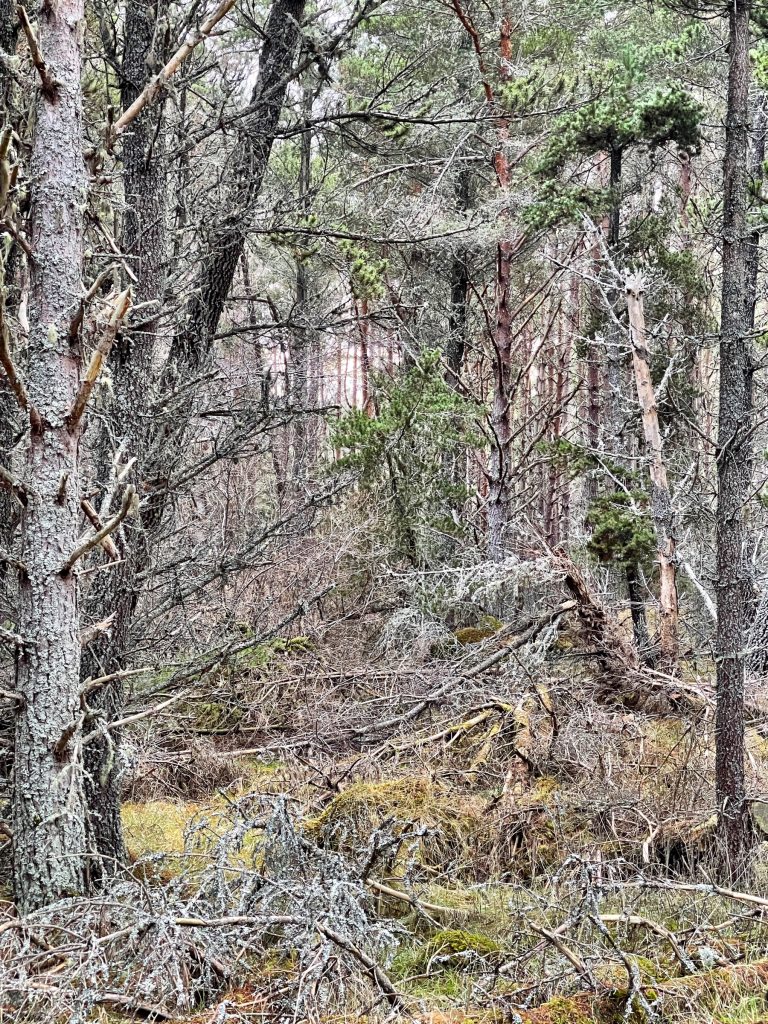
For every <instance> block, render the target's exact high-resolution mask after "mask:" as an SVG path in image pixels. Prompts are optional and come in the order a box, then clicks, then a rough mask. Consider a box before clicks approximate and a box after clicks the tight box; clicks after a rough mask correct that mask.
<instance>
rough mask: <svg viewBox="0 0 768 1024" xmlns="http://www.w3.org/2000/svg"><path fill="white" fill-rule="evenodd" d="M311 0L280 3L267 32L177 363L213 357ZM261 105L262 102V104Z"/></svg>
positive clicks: (179, 338) (175, 350)
mask: <svg viewBox="0 0 768 1024" xmlns="http://www.w3.org/2000/svg"><path fill="white" fill-rule="evenodd" d="M305 4H306V0H274V2H273V4H272V7H271V9H270V12H269V17H268V19H267V24H266V26H265V28H264V45H263V47H262V51H261V58H260V61H259V76H258V80H257V82H256V85H255V87H254V90H253V95H252V96H251V106H253V105H255V104H258V106H257V107H256V110H255V112H254V113H253V114H251V115H250V116H249V117H248V119H247V120H245V121H244V122H243V126H242V133H241V140H240V142H239V144H238V146H237V147H236V148H235V150H234V153H233V158H232V165H231V167H230V168H229V170H228V183H227V198H226V201H225V204H224V215H223V216H222V217H220V218H219V219H218V220H217V221H216V222H215V223H214V224H213V226H212V228H211V231H210V236H209V241H208V245H207V247H206V251H205V253H204V254H203V257H202V259H201V261H200V270H199V273H198V275H197V280H196V282H195V287H194V288H193V289H192V293H191V297H190V300H189V303H188V306H187V314H186V321H185V324H184V326H183V328H182V329H181V331H179V332H178V334H177V335H176V337H175V338H174V342H173V346H172V350H171V358H172V359H175V360H179V361H180V362H183V363H184V364H185V365H187V366H190V367H192V368H193V369H197V368H199V367H201V366H204V365H205V363H206V361H207V359H208V357H209V356H210V352H211V346H212V343H213V336H214V335H215V333H216V330H217V328H218V325H219V319H220V318H221V314H222V312H223V310H224V303H225V302H226V301H227V297H228V295H229V290H230V287H231V285H232V281H233V279H234V276H235V270H236V269H237V264H238V262H239V260H240V256H241V254H242V251H243V246H244V245H245V238H246V234H247V231H248V218H249V216H250V215H251V214H252V211H253V206H254V201H255V199H256V198H257V197H258V195H259V192H260V191H261V185H262V182H263V181H264V175H265V173H266V170H267V164H268V162H269V155H270V153H271V151H272V144H273V142H274V139H275V132H276V130H277V126H278V122H279V120H280V114H281V112H282V109H283V103H284V101H285V95H286V91H287V88H288V77H289V76H288V72H289V71H290V68H291V64H292V63H293V58H294V56H295V53H296V48H297V45H298V42H299V38H300V35H301V28H300V26H301V20H302V18H303V16H304V7H305ZM260 100H261V102H259V101H260Z"/></svg>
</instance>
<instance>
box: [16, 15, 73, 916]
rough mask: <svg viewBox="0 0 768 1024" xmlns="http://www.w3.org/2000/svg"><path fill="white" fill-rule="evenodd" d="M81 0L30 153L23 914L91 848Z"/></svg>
mask: <svg viewBox="0 0 768 1024" xmlns="http://www.w3.org/2000/svg"><path fill="white" fill-rule="evenodd" d="M83 19H84V10H83V0H58V2H57V3H56V4H55V5H51V6H50V7H46V8H45V9H44V10H43V11H42V13H41V15H40V22H39V38H40V44H41V46H42V48H43V52H44V53H45V55H46V59H47V61H49V63H50V66H51V67H53V68H55V69H56V80H57V85H56V88H55V91H54V92H53V93H48V94H47V95H46V94H44V93H43V91H42V90H40V91H39V92H38V96H37V101H36V122H35V130H34V139H33V144H32V156H31V163H30V181H32V182H34V188H33V194H32V206H31V242H32V249H33V252H34V261H33V262H32V263H31V266H30V316H29V321H30V337H29V364H28V365H29V370H28V379H27V390H28V393H29V400H30V404H31V410H30V417H29V419H30V437H29V442H28V449H27V453H26V467H25V478H24V484H25V487H26V491H27V500H26V507H25V508H24V512H23V515H22V524H21V528H22V560H23V563H24V565H25V567H26V571H24V572H22V574H21V581H20V590H21V600H20V614H19V631H20V633H21V635H22V636H23V638H24V640H25V641H26V646H25V648H24V650H23V652H22V654H21V657H20V658H19V660H18V666H17V678H16V688H17V691H18V692H19V694H20V696H21V700H22V703H21V704H20V706H19V709H18V712H17V717H16V746H15V765H14V787H13V833H14V840H13V847H14V849H13V865H14V888H15V893H16V899H17V901H18V904H19V907H20V909H21V910H22V911H23V912H28V911H30V910H34V909H35V908H37V907H40V906H43V905H45V904H47V903H49V902H51V901H53V900H56V899H58V898H60V897H63V896H67V895H71V894H75V893H79V892H81V891H82V888H83V882H84V877H83V855H84V852H85V828H84V810H83V798H82V766H81V747H80V739H81V719H80V699H79V691H80V639H79V632H80V630H79V626H80V623H79V614H78V581H77V575H76V573H75V572H74V571H70V572H66V573H62V572H61V571H60V569H61V565H62V562H63V561H64V560H65V558H66V557H67V555H68V554H69V553H70V551H71V550H72V549H73V548H74V546H75V543H76V541H77V537H78V528H79V513H80V508H79V497H80V495H79V478H78V445H79V440H80V430H81V428H80V425H79V423H77V424H76V425H75V426H74V427H70V425H69V423H68V422H67V414H68V412H69V411H70V409H71V408H72V405H73V402H74V400H75V397H76V395H77V392H78V384H79V369H80V353H79V351H78V350H77V344H76V343H72V341H71V339H70V323H71V320H72V316H73V313H74V311H75V308H76V303H77V300H78V297H79V296H80V295H81V294H82V276H81V275H82V261H83V211H84V204H85V196H86V190H87V181H86V174H85V166H84V162H83V131H82V96H81V86H80V75H81V49H80V47H81V36H82V30H83Z"/></svg>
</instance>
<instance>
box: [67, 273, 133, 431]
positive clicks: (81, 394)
mask: <svg viewBox="0 0 768 1024" xmlns="http://www.w3.org/2000/svg"><path fill="white" fill-rule="evenodd" d="M130 308H131V290H130V288H126V290H125V291H124V292H120V294H119V295H118V296H117V298H116V299H115V304H114V307H113V309H112V316H111V317H110V318H109V323H108V324H107V327H106V330H105V331H104V333H103V334H102V336H101V340H100V341H99V343H98V345H97V346H96V348H95V349H94V350H93V355H92V356H91V361H90V362H89V363H88V369H87V370H86V371H85V376H84V377H83V379H82V381H81V382H80V387H79V389H78V392H77V396H76V398H75V401H74V403H73V405H72V409H71V411H70V413H69V415H68V416H67V426H68V427H69V429H70V430H74V429H75V428H76V427H77V425H78V423H79V422H80V420H81V418H82V415H83V413H84V412H85V407H86V406H87V404H88V400H89V399H90V397H91V394H92V392H93V389H94V387H95V386H96V381H97V380H98V379H99V374H100V373H101V368H102V367H103V365H104V363H105V362H106V360H107V358H108V357H109V353H110V351H111V349H112V346H113V345H114V343H115V338H116V337H117V332H118V331H119V330H120V325H121V324H122V322H123V320H124V319H125V317H126V315H127V313H128V310H129V309H130Z"/></svg>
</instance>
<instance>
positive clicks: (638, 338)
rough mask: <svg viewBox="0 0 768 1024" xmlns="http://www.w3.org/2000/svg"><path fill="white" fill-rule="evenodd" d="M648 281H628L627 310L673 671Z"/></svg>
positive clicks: (673, 614) (666, 647)
mask: <svg viewBox="0 0 768 1024" xmlns="http://www.w3.org/2000/svg"><path fill="white" fill-rule="evenodd" d="M643 290H644V283H643V280H642V278H641V277H640V276H639V275H631V276H629V277H627V279H626V281H625V291H626V297H627V310H628V312H629V334H630V340H631V342H632V364H633V367H634V371H635V385H636V387H637V398H638V401H639V402H640V412H641V415H642V420H643V434H644V436H645V445H646V448H647V449H648V456H649V471H650V476H651V511H652V515H653V526H654V530H655V533H656V540H657V543H658V557H659V580H660V586H659V604H660V608H661V622H660V627H659V631H660V636H661V661H660V667H661V668H663V669H664V670H665V671H667V672H673V671H674V670H675V666H676V665H677V660H678V654H679V642H678V618H679V616H678V607H677V578H676V573H677V570H676V566H675V532H674V513H673V511H672V497H671V494H670V490H669V481H668V479H667V467H666V466H665V465H664V458H663V449H662V441H661V430H660V429H659V410H658V408H657V406H656V394H655V392H654V389H653V380H652V379H651V367H650V355H649V352H648V342H647V335H646V329H645V309H644V304H643Z"/></svg>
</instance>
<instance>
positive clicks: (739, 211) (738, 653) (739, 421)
mask: <svg viewBox="0 0 768 1024" xmlns="http://www.w3.org/2000/svg"><path fill="white" fill-rule="evenodd" d="M750 9H751V2H750V0H734V2H733V4H732V5H730V12H729V24H730V48H729V61H730V68H729V74H728V112H727V119H726V134H725V159H724V165H723V270H722V274H723V282H722V314H721V322H720V401H719V421H718V434H717V471H718V503H717V518H716V546H717V580H716V585H715V588H716V593H717V638H716V662H717V713H716V719H715V736H716V756H715V788H716V794H717V805H718V811H719V834H720V839H721V843H722V853H723V870H724V874H725V875H726V877H731V878H732V877H733V876H735V875H736V874H738V873H739V872H740V871H741V870H742V868H743V865H744V859H745V855H746V851H747V849H748V846H749V831H750V830H749V818H748V810H747V804H746V802H745V793H744V660H745V655H744V649H745V640H746V628H747V622H748V614H749V608H750V603H751V599H752V572H751V565H750V557H749V554H750V552H749V537H750V530H749V525H748V512H749V508H748V506H749V498H750V491H751V486H752V460H753V450H752V447H753V446H752V374H753V364H752V345H751V340H750V323H751V320H750V318H751V310H750V307H751V305H752V296H751V294H750V287H749V260H750V254H749V228H748V217H747V214H748V185H749V181H748V177H749V172H748V164H747V156H748V143H749V85H750V55H749V48H750V26H749V18H750Z"/></svg>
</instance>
